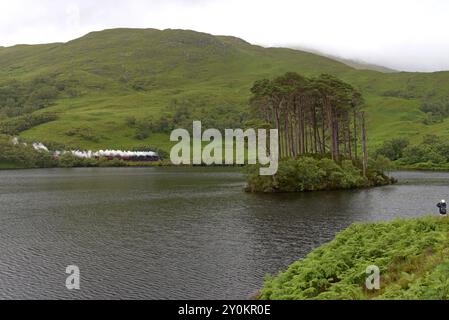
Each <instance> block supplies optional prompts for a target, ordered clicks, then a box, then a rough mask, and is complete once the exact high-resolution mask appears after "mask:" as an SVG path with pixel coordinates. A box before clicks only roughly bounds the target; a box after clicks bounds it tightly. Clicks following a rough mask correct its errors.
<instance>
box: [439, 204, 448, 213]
mask: <svg viewBox="0 0 449 320" xmlns="http://www.w3.org/2000/svg"><path fill="white" fill-rule="evenodd" d="M437 207H438V208H440V214H446V213H447V204H446V203H443V202H440V203H438V204H437Z"/></svg>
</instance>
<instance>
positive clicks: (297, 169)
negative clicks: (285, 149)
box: [246, 157, 393, 192]
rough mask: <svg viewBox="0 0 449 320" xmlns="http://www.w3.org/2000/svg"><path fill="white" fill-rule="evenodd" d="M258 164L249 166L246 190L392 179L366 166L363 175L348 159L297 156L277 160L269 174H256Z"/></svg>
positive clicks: (362, 184) (307, 188)
mask: <svg viewBox="0 0 449 320" xmlns="http://www.w3.org/2000/svg"><path fill="white" fill-rule="evenodd" d="M259 168H260V166H250V167H248V169H247V173H248V178H247V181H248V185H247V189H246V190H247V191H248V192H304V191H319V190H335V189H352V188H360V187H368V186H376V185H385V184H389V183H392V182H393V180H392V179H390V178H388V177H386V176H385V175H384V174H383V173H382V172H380V171H378V170H377V169H376V168H370V170H369V172H368V174H367V177H363V176H362V173H361V169H360V168H358V167H357V166H355V165H354V164H353V162H352V161H350V160H344V161H342V162H341V164H338V163H336V162H335V161H333V160H330V159H315V158H313V157H301V158H299V159H287V160H283V161H281V162H280V163H279V170H278V172H277V174H276V175H275V176H273V177H270V176H260V175H259Z"/></svg>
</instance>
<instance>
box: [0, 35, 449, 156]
mask: <svg viewBox="0 0 449 320" xmlns="http://www.w3.org/2000/svg"><path fill="white" fill-rule="evenodd" d="M290 71H291V72H298V73H300V74H302V75H304V76H305V77H317V76H319V75H320V74H323V73H327V74H332V75H334V76H337V77H338V78H340V79H342V80H343V81H345V82H346V83H349V84H350V85H351V86H353V87H354V88H356V89H357V90H358V91H359V92H360V93H362V95H363V96H364V98H365V101H366V105H365V107H364V109H365V111H366V115H367V131H368V132H369V140H368V144H369V147H378V146H380V145H381V144H382V143H383V141H384V140H386V139H389V138H391V137H407V138H409V139H410V142H411V144H416V143H419V141H420V140H421V139H422V136H423V135H425V134H430V133H434V134H438V135H440V136H441V137H443V138H448V137H449V126H448V125H447V119H446V118H443V119H442V120H441V121H440V120H438V121H436V119H435V116H432V121H430V122H429V121H427V122H426V119H428V118H429V112H428V108H427V107H426V108H424V109H422V106H423V101H425V100H428V101H432V103H434V102H439V101H444V99H446V98H447V97H449V72H438V73H429V74H426V73H406V72H401V73H382V72H376V71H370V70H356V69H353V68H351V67H349V66H347V65H345V64H343V63H340V62H337V61H335V60H332V59H328V58H325V57H322V56H318V55H315V54H311V53H306V52H302V51H297V50H291V49H281V48H262V47H259V46H253V45H250V44H249V43H247V42H245V41H243V40H241V39H237V38H233V37H221V36H212V35H209V34H204V33H198V32H193V31H182V30H164V31H159V30H154V29H147V30H133V29H115V30H106V31H102V32H94V33H90V34H88V35H86V36H84V37H82V38H80V39H77V40H74V41H70V42H68V43H63V44H46V45H35V46H15V47H10V48H2V50H0V101H1V102H0V122H3V121H5V120H8V119H9V118H16V117H18V116H23V115H25V114H33V115H35V114H36V115H37V114H40V113H42V112H46V113H50V114H54V115H56V116H57V119H56V120H54V121H51V122H46V123H40V124H38V123H36V124H35V125H34V126H33V127H31V128H28V129H27V130H25V131H23V132H21V133H20V136H21V137H22V138H29V139H31V140H35V141H48V142H57V143H62V144H65V145H67V146H74V147H79V148H82V149H93V150H95V149H104V148H116V149H132V148H133V147H135V146H138V145H151V146H154V147H158V148H161V149H164V150H165V151H168V150H169V149H170V147H171V143H170V142H169V139H168V135H167V133H166V132H163V131H166V130H168V129H167V126H166V123H167V122H168V127H170V126H173V124H174V123H175V121H176V120H175V119H176V117H175V113H176V110H174V109H172V108H171V107H172V106H173V105H177V106H178V107H179V108H182V107H183V105H185V107H186V108H187V109H189V114H190V117H195V118H198V119H195V120H203V121H207V120H209V119H212V118H213V117H214V116H215V117H216V119H215V120H213V121H211V123H212V124H215V123H219V125H218V126H220V123H221V124H222V125H223V126H224V125H226V126H227V125H229V126H230V125H233V126H234V124H235V125H238V124H240V123H242V122H243V123H244V122H245V120H246V119H245V118H246V114H247V113H248V111H249V107H248V100H249V97H250V89H251V86H252V84H253V83H254V82H255V81H256V80H257V79H263V78H273V77H276V76H279V75H281V74H284V73H285V72H290ZM49 79H51V80H49ZM192 106H195V110H193V109H192ZM178 107H177V108H178ZM219 108H224V110H227V111H226V112H223V113H222V114H220V113H217V109H219ZM433 109H434V108H432V110H433ZM438 109H440V108H439V107H438ZM423 110H424V111H423ZM432 112H434V111H432ZM132 117H133V118H135V119H136V120H137V121H138V126H134V125H130V122H129V121H128V120H129V119H130V118H132ZM229 117H231V118H233V117H235V119H228V118H229ZM164 118H165V119H166V120H167V121H165V120H164ZM240 118H241V119H240ZM228 120H229V122H228ZM241 120H242V121H241ZM178 123H179V125H182V123H183V122H182V121H180V122H178ZM177 125H178V124H177ZM189 127H190V126H187V128H189ZM74 130H75V132H74ZM80 132H88V134H86V135H84V134H80Z"/></svg>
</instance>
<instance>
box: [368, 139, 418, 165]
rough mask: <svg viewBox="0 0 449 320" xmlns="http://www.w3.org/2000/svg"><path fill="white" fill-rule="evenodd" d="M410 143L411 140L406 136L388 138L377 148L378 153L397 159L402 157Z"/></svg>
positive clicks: (393, 159)
mask: <svg viewBox="0 0 449 320" xmlns="http://www.w3.org/2000/svg"><path fill="white" fill-rule="evenodd" d="M409 144H410V142H409V140H408V139H405V138H395V139H391V140H387V141H385V142H384V143H383V144H382V146H381V147H380V148H379V149H377V151H376V155H377V156H379V155H380V156H384V157H387V158H388V159H390V160H392V161H395V160H398V159H400V158H402V156H403V153H404V150H405V148H407V147H408V145H409Z"/></svg>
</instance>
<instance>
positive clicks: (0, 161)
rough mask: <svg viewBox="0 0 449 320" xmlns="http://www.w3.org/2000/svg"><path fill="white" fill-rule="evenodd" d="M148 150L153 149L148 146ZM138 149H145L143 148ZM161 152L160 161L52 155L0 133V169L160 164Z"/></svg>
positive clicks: (58, 147)
mask: <svg viewBox="0 0 449 320" xmlns="http://www.w3.org/2000/svg"><path fill="white" fill-rule="evenodd" d="M49 147H51V148H52V149H53V150H56V149H59V150H64V149H65V148H64V146H61V145H57V144H54V145H51V146H50V145H49ZM149 150H155V149H152V148H149ZM139 151H145V150H144V149H143V148H142V149H139ZM161 154H162V161H161V162H132V163H130V162H126V161H120V160H108V159H83V158H79V157H75V156H73V155H72V154H69V153H65V154H63V155H61V156H59V157H54V156H53V155H52V153H49V152H46V151H39V150H35V149H34V148H33V146H32V145H31V144H28V143H25V142H16V143H13V139H12V137H10V136H7V135H0V170H2V169H32V168H54V167H61V168H74V167H77V168H82V167H127V166H133V167H134V166H139V167H143V166H150V167H152V166H160V165H162V164H165V163H164V162H163V159H165V158H164V157H166V156H167V155H166V154H164V153H163V150H161Z"/></svg>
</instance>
